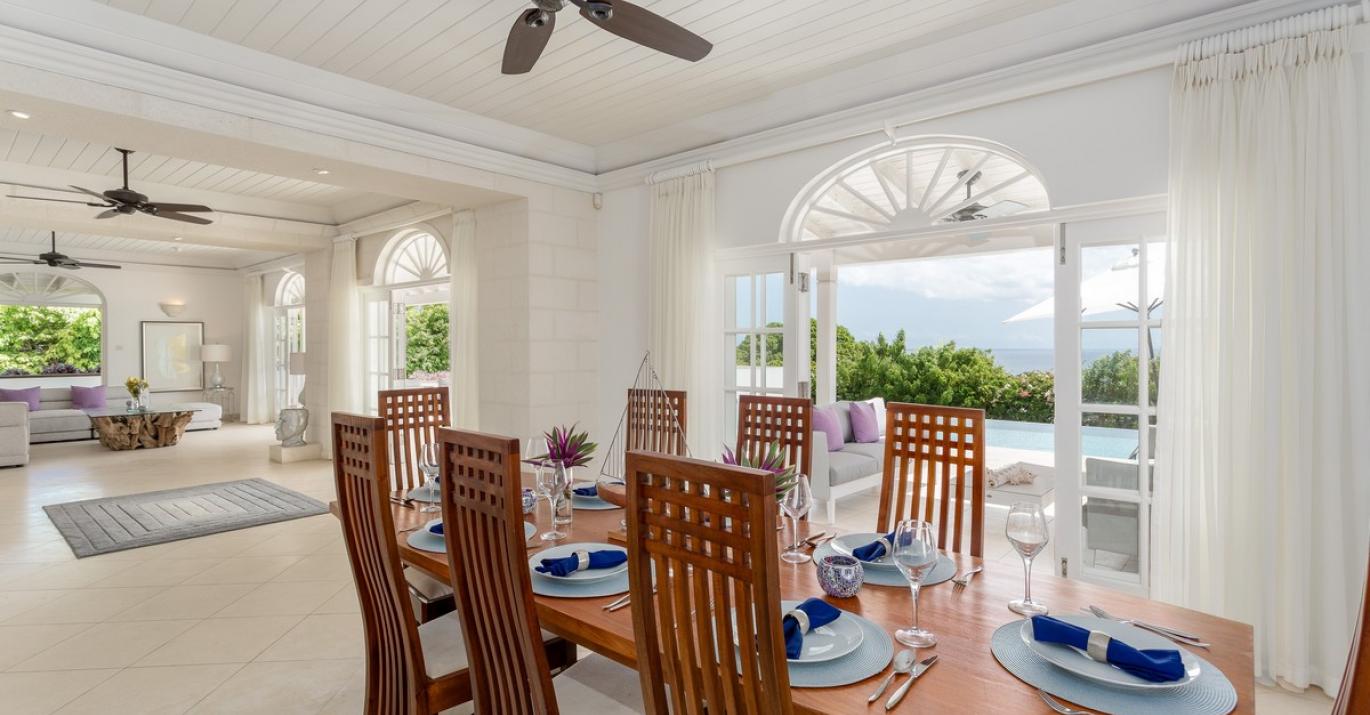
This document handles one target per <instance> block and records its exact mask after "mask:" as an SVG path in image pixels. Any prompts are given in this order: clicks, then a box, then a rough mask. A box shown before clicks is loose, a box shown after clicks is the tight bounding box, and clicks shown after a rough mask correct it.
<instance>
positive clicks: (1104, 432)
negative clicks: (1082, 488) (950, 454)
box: [985, 420, 1137, 459]
mask: <svg viewBox="0 0 1370 715" xmlns="http://www.w3.org/2000/svg"><path fill="white" fill-rule="evenodd" d="M1054 430H1055V427H1054V426H1053V425H1049V424H1042V423H1039V422H1012V421H1009V420H985V442H986V443H988V444H989V446H991V447H1005V448H1008V449H1031V450H1037V451H1039V452H1053V451H1055V449H1056V438H1055V431H1054ZM1080 438H1081V445H1080V446H1081V449H1082V450H1083V451H1084V455H1085V456H1086V457H1109V458H1112V459H1127V458H1128V457H1129V456H1131V454H1132V452H1133V451H1134V450H1136V449H1137V430H1127V429H1118V428H1114V427H1084V428H1083V429H1082V430H1081V434H1080Z"/></svg>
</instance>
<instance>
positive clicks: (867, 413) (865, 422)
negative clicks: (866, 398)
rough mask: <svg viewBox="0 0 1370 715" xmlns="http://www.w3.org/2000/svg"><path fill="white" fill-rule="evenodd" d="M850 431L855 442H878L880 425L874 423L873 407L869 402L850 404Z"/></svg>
mask: <svg viewBox="0 0 1370 715" xmlns="http://www.w3.org/2000/svg"><path fill="white" fill-rule="evenodd" d="M851 429H852V434H853V435H855V436H856V439H855V440H854V441H856V442H861V443H863V444H869V443H871V442H879V441H880V425H878V424H876V422H875V405H872V404H871V403H869V402H853V403H851Z"/></svg>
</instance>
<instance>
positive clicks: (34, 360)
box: [0, 305, 100, 375]
mask: <svg viewBox="0 0 1370 715" xmlns="http://www.w3.org/2000/svg"><path fill="white" fill-rule="evenodd" d="M99 371H100V311H99V310H96V309H94V308H58V307H51V306H42V305H0V373H4V374H9V375H40V374H70V373H81V372H85V373H91V372H99Z"/></svg>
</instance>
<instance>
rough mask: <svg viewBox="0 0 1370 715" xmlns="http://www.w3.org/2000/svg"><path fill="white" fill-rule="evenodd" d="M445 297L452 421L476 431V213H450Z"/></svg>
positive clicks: (477, 350)
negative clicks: (448, 287)
mask: <svg viewBox="0 0 1370 715" xmlns="http://www.w3.org/2000/svg"><path fill="white" fill-rule="evenodd" d="M452 220H453V231H452V251H451V259H450V260H451V266H450V273H451V274H452V285H451V290H450V291H449V295H450V296H451V298H450V299H449V303H450V306H449V310H450V314H451V316H452V318H451V321H450V323H449V328H448V329H449V330H451V334H450V335H449V336H448V338H449V340H448V342H449V344H450V345H451V348H450V350H451V355H450V359H451V370H452V387H451V390H452V403H451V404H452V418H453V421H454V424H455V426H457V427H461V428H463V429H471V430H474V429H479V428H480V369H479V368H480V362H479V358H478V355H479V353H480V344H479V343H478V342H477V338H476V320H477V317H478V313H477V306H476V282H477V280H478V279H477V275H476V214H475V212H473V211H458V212H456V213H455V214H453V217H452Z"/></svg>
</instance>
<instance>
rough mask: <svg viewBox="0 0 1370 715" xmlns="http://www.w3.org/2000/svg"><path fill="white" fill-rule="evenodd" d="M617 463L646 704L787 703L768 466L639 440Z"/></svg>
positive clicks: (732, 709) (722, 710)
mask: <svg viewBox="0 0 1370 715" xmlns="http://www.w3.org/2000/svg"><path fill="white" fill-rule="evenodd" d="M626 463H627V472H626V475H625V476H626V479H627V482H628V504H629V509H628V563H629V582H630V584H631V592H632V593H633V594H634V597H633V633H634V636H635V638H636V640H637V660H638V674H639V677H640V679H641V682H642V691H643V693H644V695H645V698H646V705H647V712H648V713H653V714H659V715H667V714H668V713H675V714H676V715H704V713H706V712H707V713H708V715H720V714H724V715H731V714H734V713H768V714H770V713H785V714H787V713H791V712H793V710H794V706H793V704H792V702H791V696H790V676H789V670H788V667H787V665H786V661H785V644H784V637H783V631H782V628H781V620H780V619H781V614H780V573H779V563H780V562H779V558H778V556H777V546H776V538H775V530H774V529H772V528H769V527H768V526H766V525H769V524H774V523H775V520H776V503H775V475H773V474H770V473H769V472H765V471H762V470H758V469H747V468H743V467H730V466H727V465H723V464H717V463H714V462H706V461H702V460H697V459H689V458H685V457H674V456H670V455H664V454H659V453H654V452H645V451H633V452H629V453H628V457H627V460H626ZM654 573H655V588H656V593H657V596H656V597H655V598H652V597H647V598H643V597H640V596H641V594H647V593H651V592H652V589H653V587H654V582H653V574H654ZM738 644H746V647H739V646H738ZM668 704H669V707H668Z"/></svg>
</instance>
